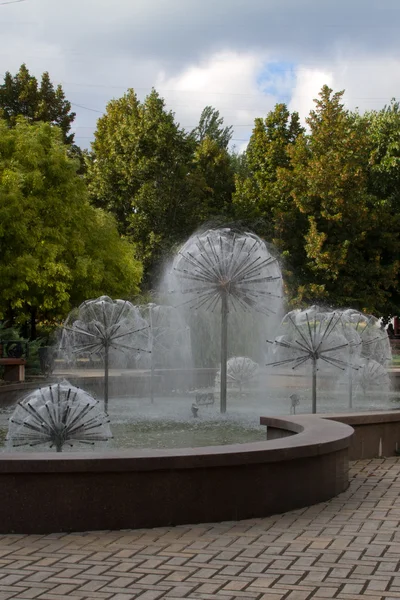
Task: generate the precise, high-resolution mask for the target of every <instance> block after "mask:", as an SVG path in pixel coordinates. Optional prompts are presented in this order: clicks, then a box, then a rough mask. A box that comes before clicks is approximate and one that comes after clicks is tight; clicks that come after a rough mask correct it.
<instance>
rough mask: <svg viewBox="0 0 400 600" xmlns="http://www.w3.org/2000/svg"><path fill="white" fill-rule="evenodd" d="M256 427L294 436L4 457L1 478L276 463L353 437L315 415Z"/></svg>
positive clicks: (267, 420) (266, 420)
mask: <svg viewBox="0 0 400 600" xmlns="http://www.w3.org/2000/svg"><path fill="white" fill-rule="evenodd" d="M260 424H261V425H265V426H266V427H271V428H274V429H281V430H286V431H288V432H290V433H293V434H295V435H288V436H286V437H283V438H279V439H275V440H269V441H267V440H266V441H265V442H264V441H263V442H253V443H246V444H234V445H226V446H205V447H201V448H177V449H173V450H147V449H145V450H141V449H140V450H136V449H135V450H130V451H120V452H113V453H98V452H93V453H90V454H89V453H87V452H85V453H82V452H81V453H78V452H73V453H58V454H57V453H50V452H46V453H45V452H43V453H42V452H41V453H33V452H24V453H22V452H14V453H2V454H1V455H0V474H11V473H26V474H30V475H32V474H33V473H55V472H58V473H74V472H87V473H90V472H103V473H106V472H127V471H165V470H177V469H198V468H210V467H229V466H240V465H255V464H260V463H274V462H281V461H288V460H296V459H301V458H308V457H313V456H321V455H324V454H329V453H332V452H335V451H338V450H342V449H345V448H348V447H349V444H350V438H351V436H352V435H353V431H354V430H353V429H352V427H350V426H349V425H347V424H345V423H340V422H337V421H334V420H329V419H323V418H320V417H319V416H316V415H301V416H300V415H299V416H293V417H290V418H289V417H285V418H280V417H261V418H260Z"/></svg>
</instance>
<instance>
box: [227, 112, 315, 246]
mask: <svg viewBox="0 0 400 600" xmlns="http://www.w3.org/2000/svg"><path fill="white" fill-rule="evenodd" d="M303 132H304V129H303V128H302V127H301V126H300V122H299V116H298V114H297V113H296V112H294V113H292V114H291V113H290V112H289V110H288V109H287V107H286V105H285V104H277V105H276V106H275V109H274V110H273V111H271V112H270V113H268V115H267V117H266V118H265V119H256V120H255V125H254V129H253V133H252V135H251V138H250V141H249V144H248V147H247V150H246V154H245V163H246V169H245V170H244V169H242V170H241V172H239V174H238V176H237V177H236V191H235V194H234V197H233V204H234V214H235V217H236V219H237V220H239V221H241V222H243V223H246V224H247V225H248V226H250V227H251V228H252V229H254V230H255V231H256V232H257V233H258V234H259V235H261V236H263V237H264V238H266V239H267V240H269V241H273V242H274V243H275V244H277V245H278V246H280V249H281V250H287V249H286V248H282V247H281V244H280V240H281V232H282V228H284V225H283V223H282V220H285V219H287V220H290V221H291V222H292V223H293V226H294V227H298V224H297V219H298V214H297V213H298V211H293V210H292V209H293V207H292V206H291V204H292V203H291V200H290V197H289V194H288V191H287V189H286V188H285V187H284V186H282V185H281V181H279V180H278V172H279V169H283V168H284V169H289V168H290V154H289V149H290V147H291V146H292V145H293V144H294V143H295V141H296V139H297V138H298V136H299V135H300V134H301V133H303ZM286 254H287V255H288V253H287V252H286Z"/></svg>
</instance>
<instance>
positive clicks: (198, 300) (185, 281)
mask: <svg viewBox="0 0 400 600" xmlns="http://www.w3.org/2000/svg"><path fill="white" fill-rule="evenodd" d="M174 271H175V273H176V275H177V276H178V277H179V279H180V283H181V292H182V293H183V294H187V295H188V296H189V299H188V300H187V301H186V302H184V304H188V305H189V307H190V308H197V309H203V310H209V311H214V310H215V309H216V308H217V307H218V306H219V305H220V306H221V412H225V411H226V391H227V358H228V313H229V308H230V307H232V308H233V310H237V309H242V310H256V311H258V312H263V313H265V314H267V315H270V314H274V312H275V311H274V309H273V306H272V304H273V302H274V299H277V298H280V297H281V295H280V291H281V274H280V269H279V265H278V263H277V260H276V258H274V257H273V256H271V254H270V253H269V251H268V249H267V247H266V245H265V243H264V242H263V241H262V240H261V239H260V238H259V237H257V236H256V235H254V234H250V233H243V234H241V233H238V232H235V231H233V230H231V229H214V230H208V231H206V232H205V233H203V234H199V235H195V236H193V237H192V238H190V239H189V240H188V242H187V243H186V244H185V245H184V247H183V248H182V250H181V251H180V252H179V254H178V256H177V257H176V259H175V262H174Z"/></svg>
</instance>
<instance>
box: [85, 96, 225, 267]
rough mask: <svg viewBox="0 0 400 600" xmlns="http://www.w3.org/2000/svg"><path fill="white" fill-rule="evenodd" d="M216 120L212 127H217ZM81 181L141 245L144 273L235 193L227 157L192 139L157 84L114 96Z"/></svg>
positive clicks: (206, 141)
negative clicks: (141, 93)
mask: <svg viewBox="0 0 400 600" xmlns="http://www.w3.org/2000/svg"><path fill="white" fill-rule="evenodd" d="M220 125H221V123H220V121H219V122H218V126H220ZM92 149H93V152H92V156H91V159H90V161H89V165H88V174H87V180H88V183H89V190H90V194H91V198H92V201H93V203H94V204H95V205H96V206H100V207H102V208H104V209H106V210H109V211H111V212H112V213H113V214H114V215H115V217H116V218H117V221H118V224H119V228H120V231H121V232H122V233H124V234H127V235H129V236H130V238H131V239H132V240H133V241H134V243H135V244H136V245H137V247H138V250H139V251H140V257H141V259H142V260H143V262H144V266H145V271H146V273H147V274H149V276H150V278H151V277H152V276H154V268H155V266H157V265H158V264H159V263H160V261H161V262H162V260H163V259H165V258H166V257H167V256H168V253H169V252H170V251H171V249H172V248H173V247H174V245H175V244H177V243H178V242H181V241H183V240H184V239H185V238H186V237H187V236H189V235H190V234H191V233H192V232H193V231H194V230H195V229H196V228H197V227H198V226H199V225H200V224H201V223H202V222H203V221H205V220H207V219H209V218H210V217H211V216H215V215H217V214H218V215H219V214H221V212H224V210H225V209H226V206H227V205H228V204H229V203H230V200H231V194H232V191H233V175H232V172H231V164H230V159H229V155H228V153H227V151H226V149H225V148H224V147H222V146H221V144H220V142H219V141H217V140H216V139H214V138H211V137H209V136H207V135H206V136H205V137H204V138H203V139H202V140H200V141H196V140H195V137H194V136H193V135H191V134H188V133H186V132H184V131H183V130H182V129H181V128H180V127H179V124H177V123H176V122H175V117H174V114H173V113H172V112H170V111H167V110H166V108H165V103H164V100H163V99H162V98H160V96H159V95H158V94H157V92H156V91H155V90H153V91H152V92H151V94H149V96H147V98H146V99H145V100H144V102H140V101H139V100H138V98H137V95H136V94H135V92H134V90H128V92H127V93H126V94H125V95H124V96H123V97H122V98H119V99H117V100H112V101H111V102H110V103H109V104H108V106H107V110H106V113H105V115H104V116H103V117H101V118H100V119H99V121H98V125H97V130H96V133H95V141H94V143H93V146H92Z"/></svg>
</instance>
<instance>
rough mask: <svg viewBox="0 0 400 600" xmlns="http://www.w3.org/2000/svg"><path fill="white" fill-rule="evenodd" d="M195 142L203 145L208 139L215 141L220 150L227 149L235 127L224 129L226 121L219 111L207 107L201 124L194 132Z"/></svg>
mask: <svg viewBox="0 0 400 600" xmlns="http://www.w3.org/2000/svg"><path fill="white" fill-rule="evenodd" d="M192 135H193V137H194V138H195V140H196V141H197V142H199V143H201V142H202V141H203V140H205V139H206V138H209V139H210V140H213V141H214V142H216V143H217V144H218V146H220V148H223V149H225V150H226V149H227V148H228V145H229V142H230V141H231V139H232V135H233V127H232V126H229V127H224V119H223V117H220V115H219V110H216V109H215V108H213V107H212V106H206V107H205V108H204V109H203V111H202V113H201V115H200V120H199V124H198V125H197V127H195V129H193V131H192Z"/></svg>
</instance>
